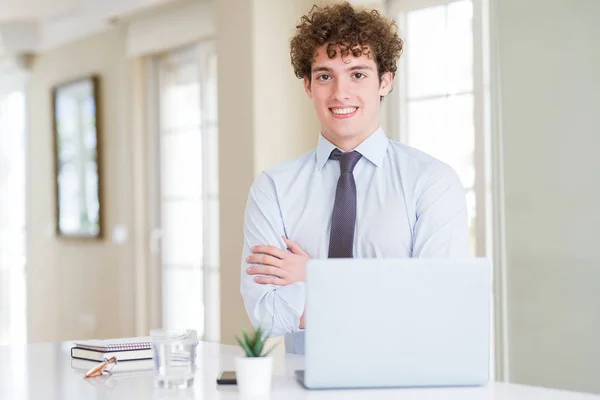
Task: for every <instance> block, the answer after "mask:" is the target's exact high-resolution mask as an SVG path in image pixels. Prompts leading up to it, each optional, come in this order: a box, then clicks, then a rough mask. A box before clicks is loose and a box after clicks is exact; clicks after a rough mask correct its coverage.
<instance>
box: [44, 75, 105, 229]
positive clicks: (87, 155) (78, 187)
mask: <svg viewBox="0 0 600 400" xmlns="http://www.w3.org/2000/svg"><path fill="white" fill-rule="evenodd" d="M98 86H99V78H98V76H96V75H92V76H89V77H85V78H82V79H78V80H75V81H72V82H68V83H63V84H59V85H56V86H54V87H53V89H52V106H53V107H52V108H53V120H54V166H55V176H54V181H55V194H56V198H55V201H56V203H55V204H56V233H57V235H58V236H59V237H71V238H90V239H98V238H101V237H102V218H101V215H102V213H101V211H102V205H101V201H100V200H101V195H100V194H101V193H100V188H101V185H100V183H101V176H100V171H101V169H100V163H99V161H100V146H99V136H100V123H99V122H100V114H99V107H98V106H99V96H98V90H99V88H98Z"/></svg>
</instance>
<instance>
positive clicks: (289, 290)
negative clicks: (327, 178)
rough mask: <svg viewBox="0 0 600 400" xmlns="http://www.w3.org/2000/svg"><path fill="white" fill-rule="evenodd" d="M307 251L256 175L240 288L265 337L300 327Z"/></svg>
mask: <svg viewBox="0 0 600 400" xmlns="http://www.w3.org/2000/svg"><path fill="white" fill-rule="evenodd" d="M309 258H310V257H309V255H308V254H307V253H306V252H305V251H304V250H303V249H302V248H301V247H300V246H299V245H298V244H297V243H295V242H293V241H290V240H288V239H287V238H286V237H285V234H284V225H283V220H282V218H281V212H280V210H279V203H278V201H277V195H276V191H275V185H274V184H273V182H272V181H271V179H270V178H269V177H268V176H267V175H266V174H264V173H263V174H261V175H260V176H259V177H258V178H257V179H256V181H255V182H254V184H253V185H252V188H251V189H250V194H249V196H248V202H247V205H246V212H245V216H244V249H243V252H242V260H241V261H242V262H241V265H242V269H241V280H240V290H241V293H242V297H243V299H244V304H245V306H246V311H247V313H248V316H249V318H250V321H251V323H252V325H253V326H255V327H258V326H261V327H262V328H263V330H265V331H267V332H269V335H270V336H281V335H285V334H286V333H292V332H297V331H299V330H301V329H304V299H305V297H304V296H305V294H304V276H305V266H306V261H307V260H308V259H309Z"/></svg>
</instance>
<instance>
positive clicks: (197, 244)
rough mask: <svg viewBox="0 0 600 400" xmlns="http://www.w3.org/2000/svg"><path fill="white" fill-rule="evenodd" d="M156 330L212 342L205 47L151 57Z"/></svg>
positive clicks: (214, 299)
mask: <svg viewBox="0 0 600 400" xmlns="http://www.w3.org/2000/svg"><path fill="white" fill-rule="evenodd" d="M155 64H156V66H157V68H156V79H157V83H158V85H157V88H158V114H159V118H158V126H159V129H158V135H157V136H158V143H157V149H158V152H157V155H158V158H159V160H160V161H159V163H158V164H159V165H158V168H157V171H158V176H157V180H158V187H159V190H158V193H159V197H160V199H159V201H158V202H157V204H158V208H159V213H160V218H159V220H160V227H161V243H162V244H161V249H160V253H161V261H160V264H161V275H162V278H161V279H162V325H163V327H165V328H175V327H180V328H181V327H188V328H189V327H193V328H195V329H197V330H198V334H199V335H200V336H202V337H203V338H204V340H207V341H218V340H219V325H220V319H219V312H220V311H219V285H220V283H219V259H218V258H219V240H218V238H219V189H218V158H217V157H218V142H217V140H218V137H217V76H216V73H217V65H216V52H215V50H214V47H213V45H212V44H208V43H205V44H202V45H198V46H193V47H190V48H187V49H184V50H181V51H176V52H172V53H169V54H166V55H164V56H161V57H157V58H156V60H155Z"/></svg>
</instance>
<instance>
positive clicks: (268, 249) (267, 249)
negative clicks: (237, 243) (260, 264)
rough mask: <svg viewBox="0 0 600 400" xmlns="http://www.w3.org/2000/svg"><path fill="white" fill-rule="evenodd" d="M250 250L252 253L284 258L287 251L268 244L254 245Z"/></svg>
mask: <svg viewBox="0 0 600 400" xmlns="http://www.w3.org/2000/svg"><path fill="white" fill-rule="evenodd" d="M251 250H252V252H253V253H254V254H270V255H272V256H274V257H277V258H280V259H284V258H285V256H286V255H287V254H288V253H287V251H285V250H282V249H280V248H279V247H275V246H269V245H259V246H254V247H253V248H252V249H251Z"/></svg>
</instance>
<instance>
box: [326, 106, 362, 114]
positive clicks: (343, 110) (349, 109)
mask: <svg viewBox="0 0 600 400" xmlns="http://www.w3.org/2000/svg"><path fill="white" fill-rule="evenodd" d="M331 111H332V112H333V113H334V114H338V115H340V114H350V113H353V112H354V111H356V107H347V108H332V109H331Z"/></svg>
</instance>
